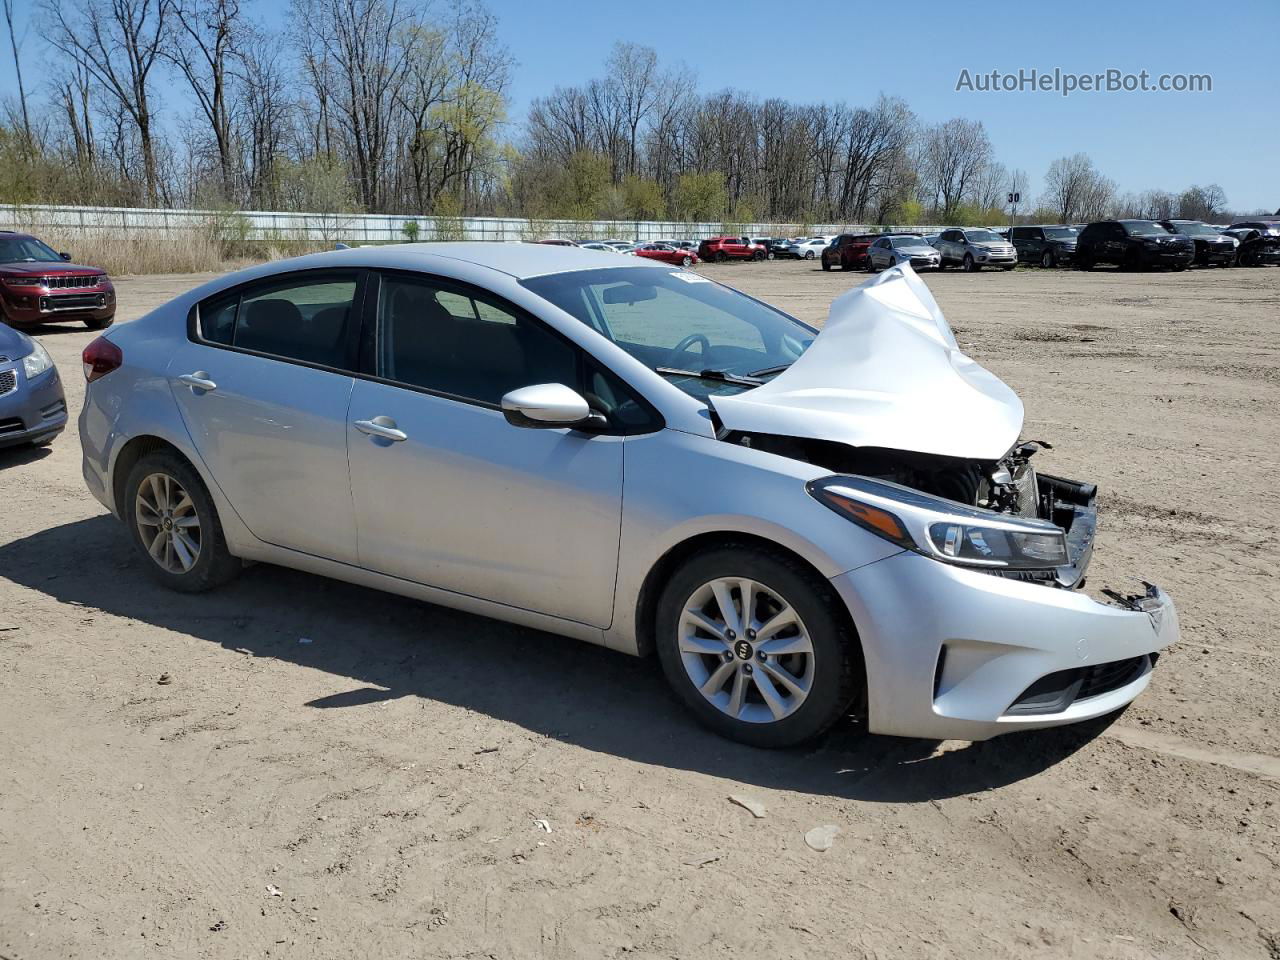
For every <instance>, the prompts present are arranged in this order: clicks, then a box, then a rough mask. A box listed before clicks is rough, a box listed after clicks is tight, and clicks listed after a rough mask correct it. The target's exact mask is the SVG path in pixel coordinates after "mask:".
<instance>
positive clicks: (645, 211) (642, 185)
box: [622, 175, 667, 220]
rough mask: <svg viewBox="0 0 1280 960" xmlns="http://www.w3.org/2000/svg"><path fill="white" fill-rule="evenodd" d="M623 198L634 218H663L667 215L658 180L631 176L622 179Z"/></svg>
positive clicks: (628, 212)
mask: <svg viewBox="0 0 1280 960" xmlns="http://www.w3.org/2000/svg"><path fill="white" fill-rule="evenodd" d="M622 199H623V203H624V205H625V206H626V210H627V217H628V218H630V219H632V220H661V219H663V218H664V217H665V216H666V215H667V204H666V201H664V200H663V198H662V187H660V186H659V185H658V181H656V180H649V179H646V178H644V177H637V176H634V175H633V176H630V177H627V178H626V179H625V180H623V181H622Z"/></svg>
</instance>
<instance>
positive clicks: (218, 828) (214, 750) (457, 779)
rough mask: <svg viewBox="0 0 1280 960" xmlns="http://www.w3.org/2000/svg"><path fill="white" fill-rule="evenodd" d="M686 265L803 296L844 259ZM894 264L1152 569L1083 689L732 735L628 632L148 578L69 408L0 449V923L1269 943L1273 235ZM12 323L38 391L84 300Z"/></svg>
mask: <svg viewBox="0 0 1280 960" xmlns="http://www.w3.org/2000/svg"><path fill="white" fill-rule="evenodd" d="M706 269H707V271H708V272H709V273H712V274H714V275H715V276H717V277H718V278H723V279H725V280H726V281H727V282H729V283H732V284H735V285H737V286H740V287H741V288H743V289H744V290H747V291H748V292H750V293H752V294H755V295H758V296H762V297H764V298H766V299H769V300H771V301H773V302H775V303H777V304H779V305H780V306H782V307H784V308H787V309H790V310H791V311H793V312H795V313H797V314H798V315H800V316H802V317H805V318H807V319H810V320H820V319H821V318H822V317H823V316H824V315H825V312H826V308H827V305H828V304H829V303H830V301H831V300H832V298H833V297H834V296H835V295H837V294H838V293H839V292H841V291H843V290H844V289H847V288H848V287H849V286H850V285H851V284H853V283H856V282H858V280H859V279H860V278H859V277H858V276H857V275H848V274H840V273H831V274H824V273H822V272H821V271H817V270H814V269H813V268H812V267H810V266H809V265H808V264H804V263H768V264H760V265H754V266H753V265H727V266H724V267H709V268H706ZM200 279H201V278H195V277H171V278H163V277H160V278H157V277H152V278H143V279H137V280H124V281H121V282H120V284H119V293H120V303H121V307H122V315H121V318H122V319H126V320H127V319H129V318H132V317H136V316H138V315H139V314H141V313H142V312H144V311H145V310H147V309H148V308H150V307H151V306H153V305H155V304H157V303H160V302H162V301H163V300H165V299H167V298H168V297H170V296H172V295H173V294H175V293H177V292H178V291H179V290H182V289H184V288H186V287H187V286H190V285H192V284H194V283H196V282H198V281H199V280H200ZM929 283H930V286H931V287H932V288H933V289H934V291H935V293H936V295H937V297H938V299H939V301H940V302H941V304H942V306H943V308H944V310H945V311H946V312H947V314H948V317H949V318H950V319H951V321H952V322H953V324H954V326H955V327H956V328H957V333H958V336H959V339H960V340H961V342H962V344H964V345H965V347H966V349H967V350H968V351H969V352H970V353H971V354H973V355H974V356H975V357H977V358H978V359H979V360H981V361H982V362H983V363H985V364H986V365H988V366H989V367H991V368H992V369H993V370H994V371H995V372H996V373H998V374H999V375H1001V376H1002V377H1004V378H1005V379H1006V380H1007V381H1008V382H1009V383H1010V384H1011V385H1012V386H1013V387H1014V388H1015V389H1017V390H1018V391H1019V393H1020V394H1021V395H1022V397H1023V398H1024V400H1025V402H1026V405H1027V414H1028V420H1027V427H1026V435H1027V436H1028V437H1035V438H1045V439H1048V440H1050V441H1051V442H1053V443H1054V444H1055V449H1054V450H1052V451H1051V452H1047V453H1045V454H1041V457H1043V460H1041V459H1039V458H1038V460H1037V463H1038V464H1040V465H1042V466H1049V465H1051V466H1052V467H1053V468H1054V469H1053V472H1055V473H1061V474H1063V475H1066V476H1071V477H1076V478H1078V479H1084V480H1093V481H1096V482H1097V483H1098V484H1099V486H1100V488H1101V489H1102V491H1103V514H1102V527H1101V532H1100V536H1099V543H1098V551H1097V553H1096V555H1095V560H1094V564H1095V566H1094V568H1093V570H1092V573H1091V581H1092V582H1093V583H1095V584H1097V583H1104V582H1106V581H1107V579H1108V578H1112V577H1122V576H1124V575H1126V574H1129V573H1137V574H1141V575H1144V576H1146V577H1147V578H1148V579H1151V580H1154V581H1156V582H1158V583H1160V584H1161V585H1162V586H1164V587H1165V588H1166V589H1168V590H1169V592H1170V593H1171V594H1172V595H1173V597H1174V598H1175V600H1176V601H1177V603H1178V606H1179V610H1180V614H1181V618H1182V624H1183V630H1184V639H1183V641H1182V643H1181V644H1180V645H1179V646H1178V647H1176V648H1175V649H1173V650H1171V651H1170V652H1169V653H1168V654H1167V655H1166V657H1165V658H1163V659H1162V660H1161V662H1160V665H1159V667H1158V669H1157V670H1156V673H1155V676H1154V680H1153V683H1152V686H1151V689H1150V690H1149V692H1148V693H1147V694H1146V695H1145V696H1144V697H1143V698H1142V699H1141V700H1139V702H1138V703H1136V704H1135V705H1134V706H1133V707H1132V708H1131V709H1130V710H1129V711H1128V712H1127V713H1125V714H1124V715H1123V716H1122V717H1120V718H1119V719H1118V720H1115V722H1114V723H1111V724H1110V725H1108V724H1095V725H1092V726H1091V727H1089V728H1088V729H1079V728H1077V729H1070V730H1067V731H1058V732H1048V733H1041V734H1021V735H1017V736H1013V737H1006V738H1004V739H1001V740H996V741H992V742H989V743H986V744H979V745H968V744H963V743H945V744H937V743H933V742H919V741H906V740H895V739H889V738H878V737H865V736H860V735H859V733H858V731H857V730H856V729H854V728H852V727H845V728H842V729H839V730H837V731H836V732H835V733H833V734H832V735H830V736H829V737H828V738H826V739H825V740H824V741H823V742H821V743H819V744H817V745H816V746H814V747H811V748H809V749H806V750H803V751H796V752H789V753H781V754H779V753H762V752H756V751H751V750H747V749H745V748H742V747H738V746H735V745H733V744H731V743H727V742H725V741H722V740H719V739H717V738H716V737H714V736H712V735H710V734H707V733H704V732H703V731H701V730H700V729H699V728H697V727H696V726H695V725H694V724H693V723H692V722H691V721H690V719H689V718H688V717H687V716H686V715H685V714H684V713H683V712H682V711H681V710H680V709H679V708H678V707H677V705H676V704H675V702H674V701H673V699H672V698H671V697H670V696H669V695H668V694H667V692H666V689H665V687H664V685H663V682H662V679H661V677H660V674H659V672H658V670H657V666H656V663H654V662H651V661H639V660H633V659H631V658H628V657H625V656H622V655H618V654H614V653H610V652H608V651H605V650H602V649H597V648H593V647H589V646H586V645H581V644H577V643H574V642H572V641H569V640H564V639H561V638H557V637H553V636H547V635H543V634H537V633H534V632H531V631H528V630H523V629H518V628H515V627H509V626H504V625H501V624H496V623H492V622H489V621H485V620H481V619H477V618H474V617H470V616H466V615H462V614H458V613H453V612H450V611H448V610H443V609H438V608H434V607H430V606H426V605H422V604H418V603H413V602H410V601H407V600H403V599H399V598H396V597H391V596H385V595H381V594H377V593H373V592H371V591H367V590H362V589H358V588H355V587H350V586H346V585H343V584H338V583H333V582H329V581H325V580H321V579H318V578H315V577H311V576H307V575H304V574H299V573H294V572H290V571H287V570H281V569H275V568H269V567H256V568H254V569H252V570H250V571H248V572H247V574H246V575H245V576H243V577H242V578H241V579H240V580H239V581H237V582H236V583H235V584H233V585H231V586H230V587H229V588H226V589H224V590H222V591H220V592H217V593H214V594H211V595H205V596H200V597H186V596H179V595H175V594H170V593H166V592H164V591H162V590H160V589H159V588H157V587H155V586H153V585H152V583H151V581H150V580H149V579H148V578H147V577H146V575H145V573H144V571H143V569H142V567H141V566H140V564H139V561H138V560H136V559H135V558H134V556H133V555H132V553H131V552H130V550H129V548H128V545H127V543H126V540H125V536H124V533H123V531H122V530H121V528H120V527H119V526H118V525H117V523H116V521H114V520H113V519H112V518H110V517H109V516H106V515H105V514H104V512H103V511H102V509H101V508H100V507H99V505H98V504H97V502H96V501H94V500H93V499H92V498H91V497H90V496H89V495H88V494H87V493H86V492H85V491H84V489H83V487H82V482H81V479H80V465H79V456H80V454H79V446H78V443H77V440H76V435H75V429H74V423H73V425H72V428H71V429H69V430H68V431H67V433H66V434H65V435H64V436H63V437H61V438H60V439H59V440H58V441H57V442H56V443H55V445H54V446H53V448H52V450H50V451H42V452H31V451H0V731H2V733H0V767H2V769H3V781H2V783H3V785H2V786H0V957H3V958H8V960H19V958H21V960H27V958H68V957H85V958H126V957H127V958H133V957H148V956H155V957H182V958H187V957H218V958H222V957H227V958H231V957H236V958H239V957H335V958H338V957H342V958H346V957H351V956H408V955H413V956H422V957H458V958H462V957H476V958H480V957H494V958H515V957H581V958H603V957H617V956H622V955H624V954H625V955H627V956H639V957H741V956H749V957H761V958H764V957H768V958H774V957H778V958H781V957H820V956H821V957H825V956H831V957H841V958H873V957H874V958H888V957H895V958H897V957H907V958H914V957H926V958H944V957H983V958H1003V957H1010V958H1013V957H1018V958H1024V957H1108V958H1161V960H1164V958H1183V957H1187V958H1191V957H1231V958H1235V957H1257V958H1270V960H1276V958H1280V746H1277V739H1278V738H1280V697H1277V689H1278V688H1280V639H1278V628H1277V626H1276V624H1277V622H1278V621H1280V586H1278V584H1280V579H1278V578H1277V576H1276V570H1277V569H1278V568H1280V544H1278V540H1277V531H1278V529H1280V499H1277V497H1276V495H1275V487H1276V477H1277V476H1278V475H1280V415H1278V414H1280V349H1278V348H1277V346H1276V335H1277V319H1278V318H1280V270H1274V269H1270V270H1268V269H1262V270H1215V271H1193V272H1188V273H1184V274H1155V275H1134V274H1126V273H1115V272H1104V271H1098V272H1096V273H1093V274H1080V273H1073V272H1052V271H1039V270H1019V271H1017V272H1015V273H1013V274H1004V273H995V274H986V273H984V274H980V275H977V276H972V275H962V274H956V273H949V274H946V275H942V276H936V277H931V278H929ZM40 336H41V339H42V340H43V342H44V343H45V344H46V345H47V346H48V348H49V349H50V351H51V352H52V353H53V355H54V358H55V359H56V360H57V362H58V364H59V367H60V368H61V370H62V372H63V376H64V378H65V380H66V382H67V389H68V399H69V401H70V404H71V407H72V411H73V414H75V413H78V411H79V408H80V401H81V398H82V395H83V383H82V378H81V376H80V373H79V369H78V368H79V363H78V354H79V351H80V350H81V349H82V347H83V346H84V345H85V344H86V343H87V342H88V340H89V339H90V338H91V335H90V334H88V333H86V332H85V331H83V330H82V329H77V328H70V327H69V328H67V329H58V328H48V329H46V330H43V331H41V332H40ZM300 638H308V639H309V640H311V641H312V642H310V643H306V644H303V643H300V642H299V640H300ZM164 673H168V674H169V675H170V676H171V677H172V680H173V682H172V683H171V684H168V685H159V684H157V679H158V678H159V677H160V675H161V674H164ZM730 794H740V795H745V796H749V797H753V798H755V799H757V800H759V801H761V802H762V803H764V804H765V806H766V807H767V816H766V817H765V818H764V819H754V818H753V817H752V816H751V814H749V813H748V812H747V811H746V810H744V809H742V808H741V807H738V806H735V805H733V804H731V803H730V802H729V800H728V796H729V795H730ZM536 820H546V821H547V823H548V825H549V826H550V832H549V833H548V832H546V831H545V830H544V829H542V828H541V827H540V826H539V825H537V824H536V823H535V821H536ZM819 824H836V825H838V826H839V827H840V828H841V832H840V834H839V835H838V837H837V838H836V841H835V844H834V846H833V847H832V849H831V850H830V851H829V852H827V853H825V854H819V853H815V852H814V851H812V850H810V849H808V848H807V847H806V846H805V845H804V843H803V840H802V835H803V834H804V832H805V831H806V830H808V829H810V828H811V827H814V826H817V825H819Z"/></svg>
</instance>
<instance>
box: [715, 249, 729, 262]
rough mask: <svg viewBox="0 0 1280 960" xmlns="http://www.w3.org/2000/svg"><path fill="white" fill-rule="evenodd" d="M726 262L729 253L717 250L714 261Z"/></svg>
mask: <svg viewBox="0 0 1280 960" xmlns="http://www.w3.org/2000/svg"><path fill="white" fill-rule="evenodd" d="M728 262H729V255H728V254H727V253H725V252H724V251H723V250H717V251H716V263H728Z"/></svg>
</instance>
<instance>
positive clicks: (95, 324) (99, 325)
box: [84, 313, 116, 330]
mask: <svg viewBox="0 0 1280 960" xmlns="http://www.w3.org/2000/svg"><path fill="white" fill-rule="evenodd" d="M115 322H116V315H115V314H114V313H113V314H112V315H111V316H109V317H103V318H101V319H95V318H90V319H88V320H85V322H84V325H85V326H86V327H88V328H89V329H90V330H105V329H107V327H109V326H111V325H112V324H113V323H115Z"/></svg>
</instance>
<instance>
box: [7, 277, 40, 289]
mask: <svg viewBox="0 0 1280 960" xmlns="http://www.w3.org/2000/svg"><path fill="white" fill-rule="evenodd" d="M4 283H5V286H9V287H38V286H41V285H42V284H43V283H44V278H43V277H5V278H4Z"/></svg>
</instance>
